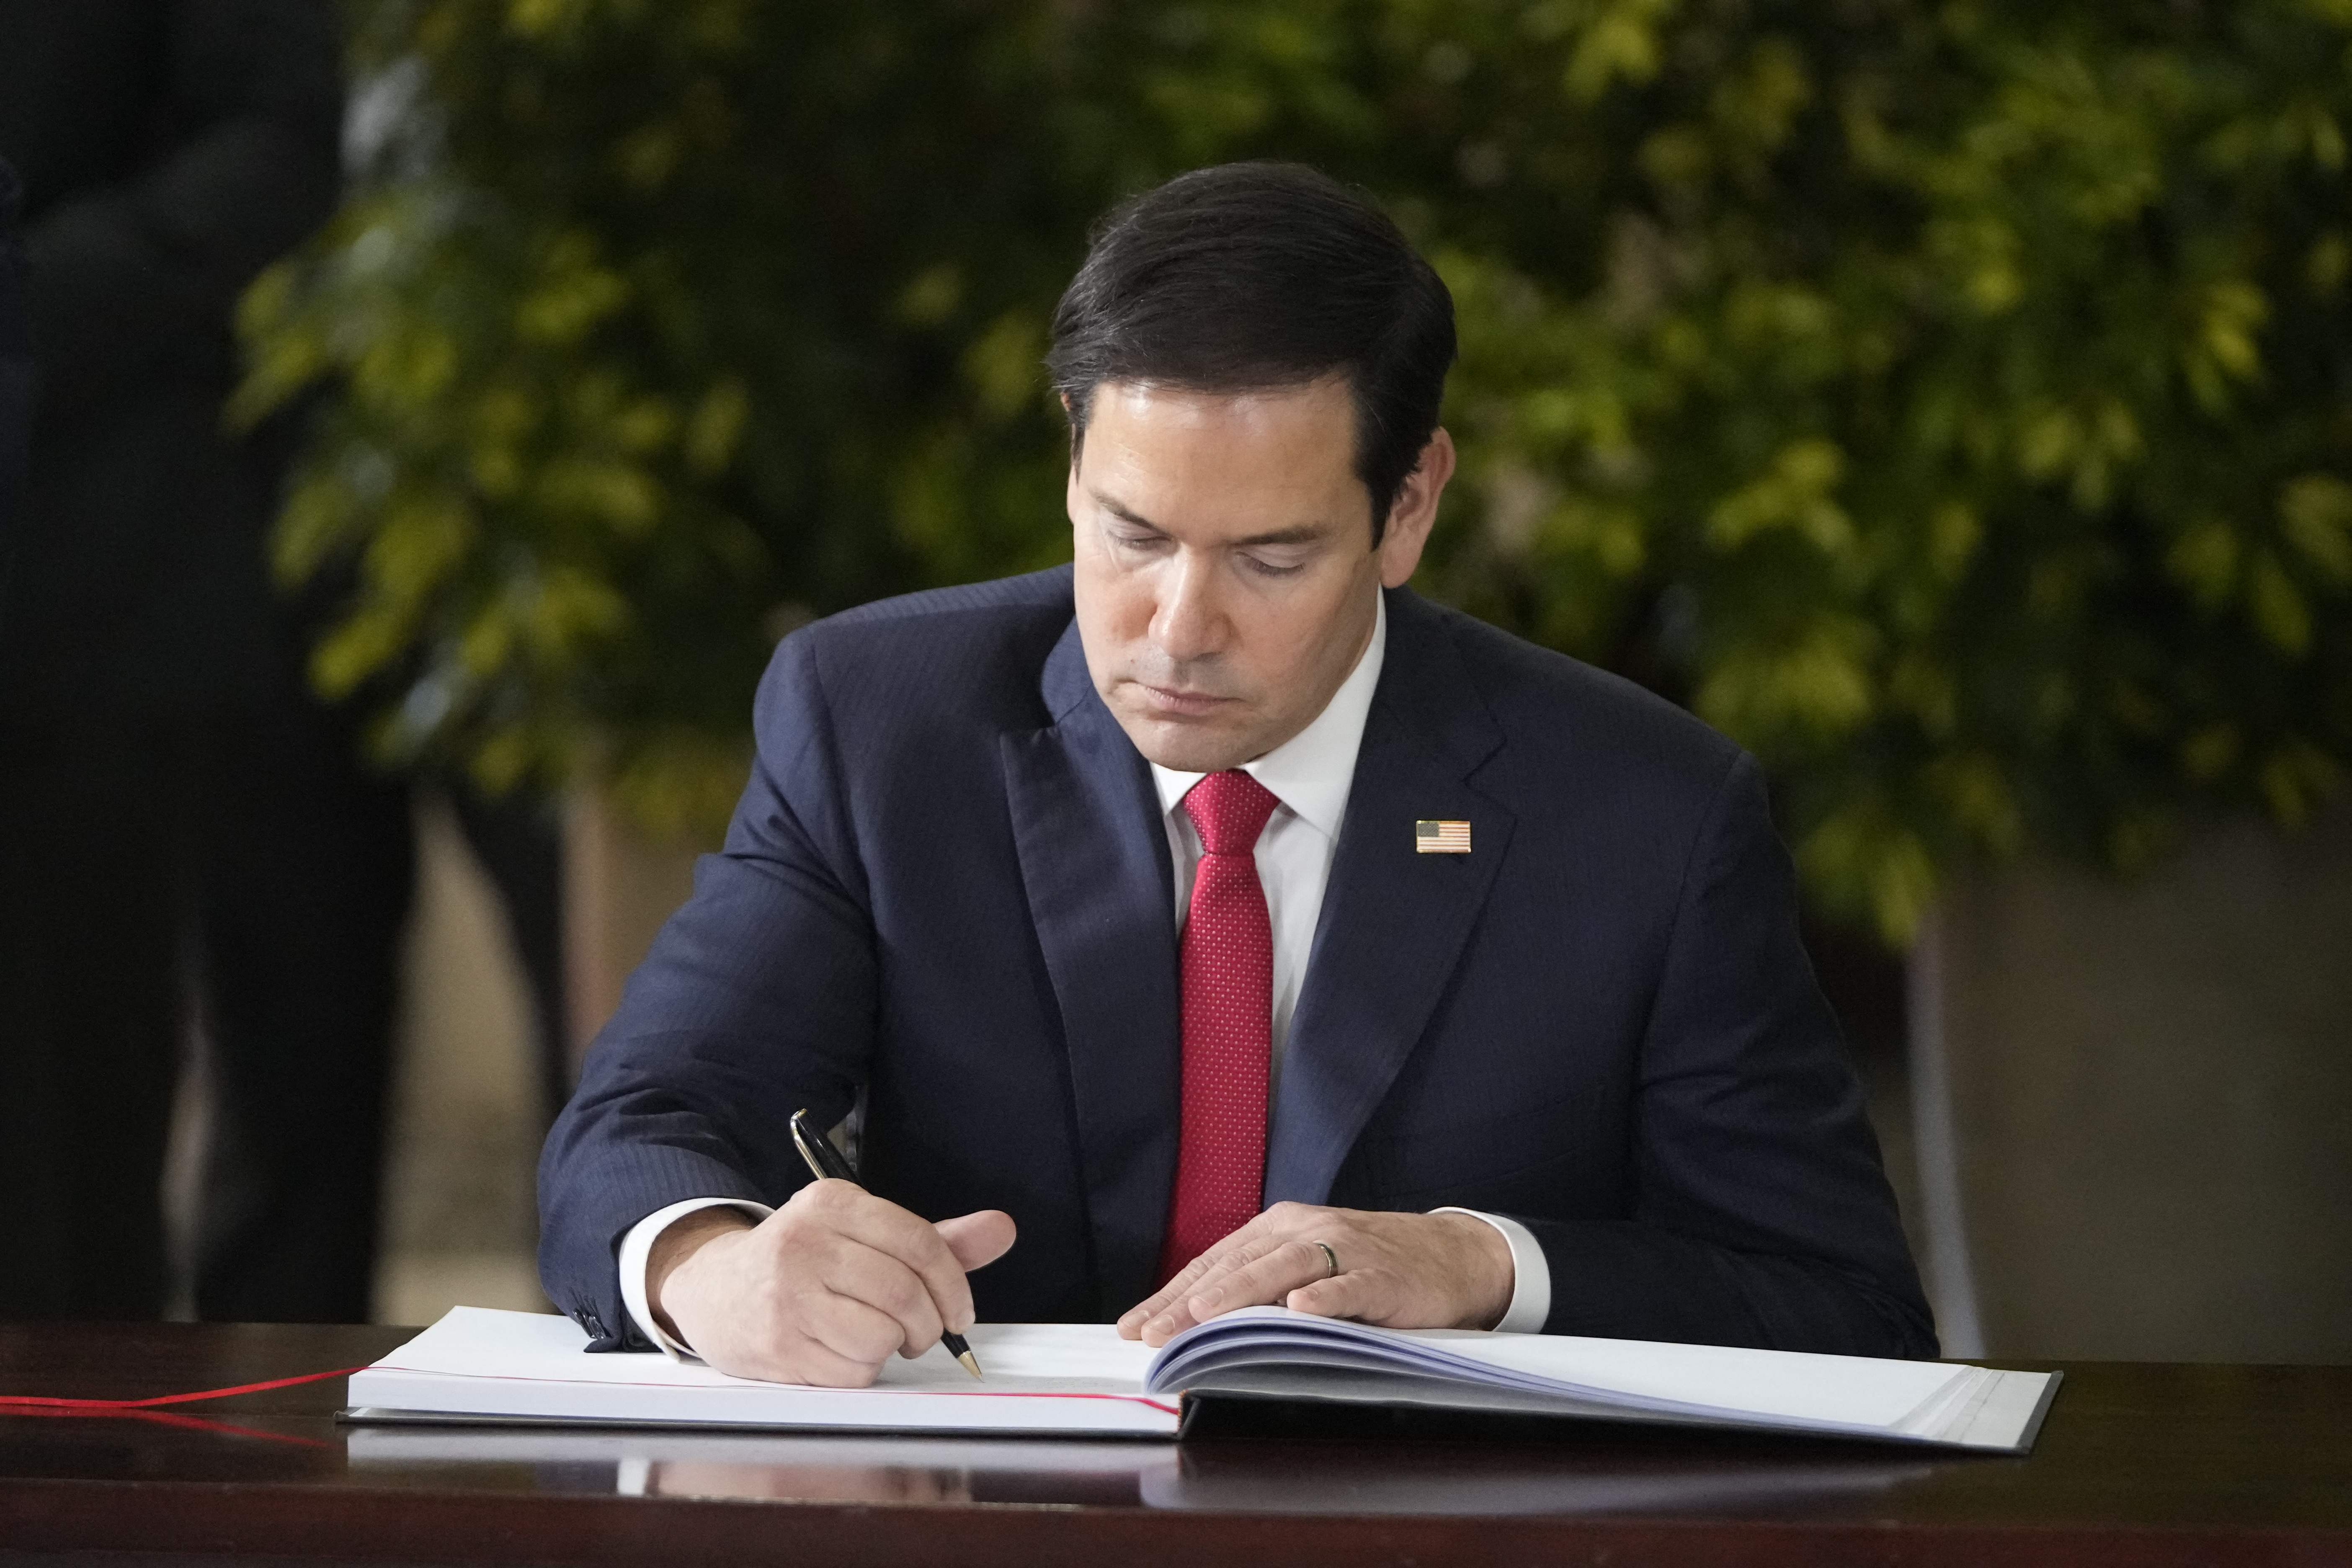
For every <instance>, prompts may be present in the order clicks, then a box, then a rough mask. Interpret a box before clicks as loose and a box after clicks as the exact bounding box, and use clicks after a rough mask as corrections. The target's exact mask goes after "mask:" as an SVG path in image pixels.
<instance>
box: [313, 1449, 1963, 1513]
mask: <svg viewBox="0 0 2352 1568" xmlns="http://www.w3.org/2000/svg"><path fill="white" fill-rule="evenodd" d="M346 1436H347V1441H348V1445H349V1459H350V1463H351V1466H352V1469H353V1471H354V1472H355V1473H358V1474H364V1475H366V1476H368V1477H369V1479H379V1478H380V1479H385V1480H396V1479H399V1476H400V1473H401V1472H402V1471H411V1472H418V1471H425V1470H430V1471H434V1472H437V1473H438V1474H439V1475H440V1476H441V1477H443V1478H445V1479H446V1477H447V1475H448V1471H449V1470H450V1469H451V1468H453V1467H454V1468H459V1469H461V1470H462V1469H464V1468H468V1467H499V1468H513V1467H526V1468H529V1470H530V1472H531V1484H532V1485H533V1486H534V1487H535V1488H536V1489H540V1490H546V1491H563V1492H603V1493H606V1494H613V1493H618V1494H620V1495H623V1496H630V1497H650V1498H716V1499H727V1500H740V1501H761V1502H796V1503H880V1504H896V1505H917V1506H919V1505H924V1504H940V1503H1044V1504H1060V1505H1065V1506H1066V1505H1072V1504H1080V1505H1087V1506H1093V1507H1128V1508H1149V1509H1171V1510H1187V1509H1194V1510H1216V1511H1224V1512H1239V1513H1259V1512H1265V1513H1273V1512H1282V1513H1301V1512H1306V1513H1333V1514H1380V1513H1392V1514H1423V1515H1428V1514H1455V1515H1512V1514H1520V1515H1539V1514H1550V1515H1559V1514H1659V1513H1673V1514H1692V1513H1722V1512H1740V1513H1748V1514H1755V1513H1763V1514H1768V1515H1769V1514H1801V1513H1804V1512H1806V1511H1808V1510H1809V1509H1810V1508H1811V1506H1812V1505H1817V1504H1822V1503H1829V1502H1832V1501H1839V1500H1844V1501H1852V1500H1856V1499H1858V1498H1861V1497H1865V1496H1867V1495H1869V1494H1871V1493H1875V1492H1883V1491H1886V1490H1888V1489H1893V1488H1895V1487H1898V1486H1900V1485H1902V1484H1903V1483H1905V1482H1906V1481H1910V1480H1914V1479H1917V1478H1920V1477H1924V1476H1927V1475H1930V1474H1933V1473H1934V1472H1935V1469H1936V1468H1937V1467H1936V1466H1935V1465H1934V1464H1933V1463H1929V1462H1923V1461H1921V1460H1918V1459H1914V1458H1907V1457H1906V1456H1902V1455H1889V1454H1888V1453H1886V1452H1885V1450H1880V1449H1869V1450H1858V1449H1847V1448H1842V1447H1831V1446H1826V1445H1824V1446H1822V1447H1821V1448H1820V1449H1819V1450H1818V1451H1817V1452H1816V1453H1807V1454H1803V1455H1801V1456H1799V1457H1796V1458H1790V1457H1788V1456H1787V1455H1786V1454H1785V1453H1775V1454H1772V1455H1769V1456H1761V1455H1759V1456H1755V1457H1748V1456H1743V1455H1741V1454H1738V1453H1737V1452H1726V1451H1723V1450H1721V1449H1715V1450H1710V1451H1708V1452H1706V1453H1705V1454H1704V1455H1698V1456H1694V1455H1691V1454H1687V1453H1677V1452H1676V1451H1675V1450H1674V1449H1673V1448H1672V1447H1658V1448H1655V1449H1654V1450H1648V1451H1643V1452H1639V1453H1633V1454H1625V1453H1622V1452H1613V1453H1594V1452H1591V1451H1589V1450H1584V1449H1580V1448H1578V1447H1573V1446H1563V1447H1486V1446H1480V1445H1475V1444H1446V1445H1425V1444H1397V1445H1393V1446H1390V1447H1379V1448H1368V1447H1364V1446H1362V1445H1337V1444H1318V1443H1294V1442H1256V1443H1253V1442H1225V1443H1215V1444H1200V1445H1187V1446H1183V1447H1179V1446H1177V1445H1175V1444H1172V1443H1162V1442H1099V1441H1083V1440H1070V1441H1018V1440H1013V1441H1006V1440H1000V1439H993V1438H967V1437H946V1438H942V1437H891V1436H870V1435H866V1436H816V1435H803V1436H772V1435H766V1434H752V1433H694V1434H673V1433H665V1432H658V1431H646V1430H636V1431H620V1430H614V1431H604V1432H580V1431H558V1430H549V1429H538V1430H532V1429H523V1428H512V1429H487V1428H451V1427H433V1428H394V1427H357V1428H352V1429H351V1430H350V1431H349V1432H348V1433H347V1435H346ZM420 1479H421V1478H420Z"/></svg>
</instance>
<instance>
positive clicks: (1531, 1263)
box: [632, 1208, 1551, 1334]
mask: <svg viewBox="0 0 2352 1568" xmlns="http://www.w3.org/2000/svg"><path fill="white" fill-rule="evenodd" d="M1429 1212H1430V1213H1432V1214H1466V1215H1469V1216H1470V1217H1471V1218H1472V1219H1483V1220H1485V1221H1486V1223H1487V1224H1488V1225H1491V1226H1494V1227H1495V1228H1496V1230H1499V1231H1501V1232H1502V1233H1503V1240H1504V1241H1505V1242H1507V1243H1508V1244H1509V1246H1510V1248H1511V1304H1510V1306H1508V1307H1507V1308H1506V1309H1504V1311H1503V1321H1501V1322H1499V1323H1496V1325H1495V1331H1496V1333H1498V1334H1536V1333H1541V1332H1542V1331H1543V1326H1544V1320H1545V1319H1546V1318H1549V1317H1550V1316H1551V1265H1550V1263H1549V1262H1548V1261H1546V1259H1545V1258H1544V1254H1543V1248H1542V1247H1539V1246H1538V1245H1537V1244H1536V1238H1535V1236H1534V1234H1533V1233H1532V1232H1530V1231H1529V1230H1528V1227H1527V1226H1523V1225H1521V1224H1520V1223H1519V1222H1518V1221H1517V1220H1515V1219H1506V1218H1504V1217H1503V1216H1502V1215H1498V1214H1480V1213H1479V1212H1478V1211H1477V1210H1476V1209H1457V1208H1442V1209H1432V1210H1430V1211H1429ZM632 1310H634V1303H633V1304H632Z"/></svg>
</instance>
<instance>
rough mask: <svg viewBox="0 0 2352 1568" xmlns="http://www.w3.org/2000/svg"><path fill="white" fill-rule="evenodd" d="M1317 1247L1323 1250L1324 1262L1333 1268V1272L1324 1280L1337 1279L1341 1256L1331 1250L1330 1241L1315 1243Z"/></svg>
mask: <svg viewBox="0 0 2352 1568" xmlns="http://www.w3.org/2000/svg"><path fill="white" fill-rule="evenodd" d="M1315 1245H1316V1246H1317V1247H1321V1248H1322V1249H1323V1261H1324V1262H1326V1263H1328V1264H1329V1265H1330V1266H1331V1272H1330V1273H1328V1274H1327V1275H1325V1276H1324V1278H1325V1279H1337V1278H1338V1277H1339V1254H1338V1253H1336V1252H1334V1251H1332V1250H1331V1244H1330V1243H1329V1242H1328V1241H1318V1242H1317V1243H1315Z"/></svg>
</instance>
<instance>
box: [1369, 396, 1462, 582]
mask: <svg viewBox="0 0 2352 1568" xmlns="http://www.w3.org/2000/svg"><path fill="white" fill-rule="evenodd" d="M1453 477H1454V437H1451V436H1449V435H1447V434H1446V432H1445V427H1444V426H1438V428H1437V430H1436V431H1435V432H1434V433H1433V435H1432V436H1431V437H1429V442H1428V445H1426V446H1424V447H1422V449H1421V461H1420V462H1418V463H1416V464H1414V465H1413V469H1412V473H1410V474H1407V475H1406V476H1405V479H1404V486H1403V488H1402V489H1400V490H1399V491H1398V492H1397V499H1396V504H1395V505H1394V506H1392V507H1391V508H1389V525H1388V528H1387V530H1386V531H1383V532H1382V533H1381V544H1380V557H1381V586H1382V587H1384V588H1402V587H1403V586H1404V584H1406V583H1407V582H1408V581H1410V580H1411V579H1412V574H1413V571H1414V569H1415V568H1417V567H1418V566H1419V565H1420V564H1421V552H1422V547H1423V545H1425V544H1427V543H1428V542H1429V531H1430V529H1431V528H1432V527H1433V526H1434V525H1435V523H1436V521H1437V503H1438V501H1439V500H1440V499H1442V498H1443V497H1444V494H1445V485H1446V481H1447V480H1449V479H1452V478H1453Z"/></svg>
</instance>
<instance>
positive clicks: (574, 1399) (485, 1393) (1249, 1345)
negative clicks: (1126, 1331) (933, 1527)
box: [345, 1307, 2058, 1453]
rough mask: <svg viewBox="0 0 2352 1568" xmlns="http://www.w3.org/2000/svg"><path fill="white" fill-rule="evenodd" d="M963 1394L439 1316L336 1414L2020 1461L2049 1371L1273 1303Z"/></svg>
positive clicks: (1000, 1333)
mask: <svg viewBox="0 0 2352 1568" xmlns="http://www.w3.org/2000/svg"><path fill="white" fill-rule="evenodd" d="M965 1337H966V1338H967V1339H969V1340H970V1341H971V1348H972V1352H973V1353H974V1354H975V1355H977V1356H978V1357H979V1359H980V1363H981V1364H982V1366H983V1367H985V1368H987V1371H988V1377H987V1381H986V1382H984V1383H974V1382H973V1381H972V1380H971V1378H970V1377H968V1376H966V1375H965V1373H964V1371H963V1369H962V1368H961V1367H960V1366H958V1365H957V1364H956V1363H955V1362H954V1361H953V1360H952V1359H950V1356H949V1355H948V1353H947V1352H946V1351H945V1350H943V1349H941V1348H940V1347H938V1346H933V1347H932V1349H931V1350H930V1351H929V1352H928V1353H926V1354H925V1355H923V1356H921V1357H919V1359H917V1360H914V1361H906V1360H900V1359H893V1360H892V1361H891V1362H890V1363H888V1364H887V1366H885V1367H884V1368H883V1369H882V1373H881V1376H880V1377H879V1379H878V1380H877V1382H876V1383H875V1384H874V1386H873V1387H871V1388H857V1389H840V1388H806V1387H802V1386H800V1385H798V1384H781V1383H758V1382H753V1381H751V1380H750V1379H746V1378H740V1377H729V1376H727V1375H726V1374H725V1373H718V1372H713V1371H712V1370H711V1369H710V1368H709V1367H707V1366H703V1365H700V1364H699V1363H692V1362H684V1363H681V1362H675V1361H671V1360H669V1359H668V1358H667V1357H666V1356H661V1355H656V1354H649V1353H648V1354H627V1353H623V1354H608V1355H589V1354H586V1353H584V1350H583V1347H584V1346H585V1345H586V1343H587V1341H586V1338H585V1336H583V1334H582V1332H581V1331H580V1330H579V1328H578V1327H577V1326H576V1325H574V1324H573V1323H572V1321H571V1320H570V1319H568V1318H559V1317H554V1316H551V1315H544V1314H539V1313H531V1312H497V1311H489V1310H484V1309H482V1308H478V1307H458V1308H455V1309H453V1310H451V1311H450V1313H449V1315H448V1316H446V1317H445V1318H443V1319H442V1320H441V1321H439V1322H438V1323H436V1324H435V1325H434V1326H433V1327H431V1328H429V1329H427V1330H425V1331H424V1332H423V1333H421V1334H419V1335H417V1336H416V1337H415V1339H413V1340H411V1341H409V1342H407V1343H406V1344H404V1345H403V1346H401V1347H400V1348H399V1349H398V1350H396V1351H394V1352H392V1353H391V1354H390V1355H388V1356H385V1357H384V1358H383V1360H382V1361H379V1362H377V1363H375V1364H374V1365H373V1366H370V1367H367V1368H365V1369H364V1370H362V1371H360V1372H357V1373H352V1379H351V1391H350V1399H351V1408H350V1409H349V1410H348V1411H346V1412H345V1415H346V1417H347V1418H348V1419H351V1420H354V1421H366V1422H435V1423H450V1422H459V1423H478V1422H529V1423H536V1424H547V1423H558V1424H565V1425H569V1424H573V1423H606V1424H618V1425H625V1426H669V1425H688V1426H731V1427H751V1428H763V1429H833V1430H841V1429H846V1428H860V1427H862V1428H867V1429H871V1430H877V1431H899V1432H979V1433H991V1432H1001V1433H1007V1434H1012V1433H1020V1434H1025V1435H1033V1436H1034V1435H1037V1434H1067V1435H1072V1436H1077V1435H1085V1436H1109V1435H1120V1436H1139V1437H1173V1436H1180V1435H1181V1432H1182V1429H1183V1426H1184V1425H1185V1421H1186V1417H1187V1415H1188V1414H1189V1413H1190V1411H1191V1409H1192V1407H1193V1406H1194V1405H1196V1404H1197V1403H1198V1401H1199V1399H1200V1397H1201V1396H1202V1395H1205V1394H1233V1395H1239V1396H1244V1397H1250V1398H1258V1399H1278V1400H1286V1401H1304V1402H1313V1403H1321V1404H1338V1405H1374V1406H1389V1407H1394V1406H1399V1405H1418V1406H1423V1407H1429V1408H1435V1409H1442V1410H1450V1411H1468V1412H1496V1413H1504V1414H1508V1415H1566V1416H1582V1417H1587V1418H1598V1419H1602V1420H1617V1421H1643V1422H1656V1423H1665V1424H1681V1425H1688V1426H1731V1427H1744V1428H1748V1429H1752V1430H1758V1431H1769V1432H1787V1433H1811V1434H1819V1435H1822V1436H1842V1437H1863V1438H1875V1439H1879V1440H1882V1441H1889V1442H1898V1443H1922V1444H1932V1445H1937V1446H1940V1447H1957V1448H1975V1449H1992V1450H1995V1451H1998V1452H2001V1453H2023V1452H2026V1451H2027V1450H2028V1449H2030V1448H2031V1447H2032V1444H2033V1438H2034V1436H2035V1434H2036V1433H2037V1432H2038V1431H2039V1430H2040V1428H2041V1426H2042V1415H2043V1413H2044V1412H2045V1411H2047V1410H2048V1409H2049V1407H2050V1399H2051V1395H2052V1394H2053V1393H2054V1392H2055V1391H2056V1388H2057V1384H2058V1374H2057V1373H2046V1372H1995V1371H1991V1370H1990V1369H1988V1368H1984V1367H1976V1366H1955V1365H1952V1364H1950V1363H1943V1362H1919V1361H1873V1360H1869V1359H1867V1358H1864V1357H1860V1356H1834V1355H1805V1354H1800V1353H1797V1352H1790V1351H1752V1350H1734V1349H1729V1348H1727V1347H1725V1346H1722V1345H1678V1344H1664V1343H1659V1342H1652V1341H1648V1340H1588V1339H1573V1338H1569V1337H1567V1336H1563V1335H1557V1334H1496V1333H1481V1332H1477V1331H1473V1330H1467V1329H1424V1330H1417V1331H1410V1332H1407V1331H1398V1330H1393V1329H1376V1328H1371V1327H1370V1326H1368V1325H1366V1324H1362V1323H1349V1322H1340V1321H1335V1320H1333V1319H1329V1318H1317V1317H1310V1316H1308V1315H1307V1314H1306V1313H1303V1312H1293V1311H1290V1310H1286V1309H1285V1308H1281V1307H1257V1308H1252V1309H1250V1310H1245V1311H1239V1312H1232V1313H1228V1314H1227V1315H1225V1316H1224V1317H1222V1318H1217V1319H1214V1320H1212V1321H1209V1322H1206V1323H1202V1324H1200V1325H1198V1326H1197V1327H1194V1328H1192V1329H1188V1330H1186V1331H1184V1332H1183V1333H1181V1334H1179V1335H1177V1336H1176V1337H1175V1338H1174V1339H1172V1340H1171V1341H1169V1342H1168V1343H1167V1344H1166V1345H1164V1346H1162V1347H1161V1348H1160V1350H1159V1351H1157V1352H1154V1351H1151V1350H1148V1349H1146V1348H1145V1347H1144V1346H1142V1345H1140V1344H1138V1343H1136V1342H1133V1341H1130V1340H1123V1339H1120V1338H1119V1337H1118V1331H1116V1330H1114V1329H1112V1328H1111V1327H1110V1326H1109V1325H1108V1324H1103V1323H981V1324H978V1325H975V1326H974V1327H973V1329H972V1331H971V1333H970V1334H968V1335H967V1336H965Z"/></svg>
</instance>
